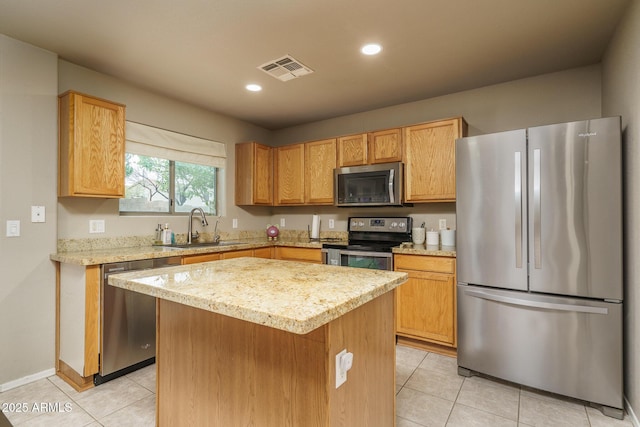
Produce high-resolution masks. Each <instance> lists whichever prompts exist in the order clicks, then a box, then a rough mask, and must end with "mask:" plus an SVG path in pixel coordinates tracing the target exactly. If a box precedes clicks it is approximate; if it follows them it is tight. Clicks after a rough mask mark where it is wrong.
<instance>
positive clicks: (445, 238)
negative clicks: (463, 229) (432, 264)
mask: <svg viewBox="0 0 640 427" xmlns="http://www.w3.org/2000/svg"><path fill="white" fill-rule="evenodd" d="M440 239H441V240H440V241H441V242H442V246H455V245H456V230H440Z"/></svg>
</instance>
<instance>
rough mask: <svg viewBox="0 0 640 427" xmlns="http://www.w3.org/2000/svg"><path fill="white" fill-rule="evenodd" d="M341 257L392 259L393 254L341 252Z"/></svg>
mask: <svg viewBox="0 0 640 427" xmlns="http://www.w3.org/2000/svg"><path fill="white" fill-rule="evenodd" d="M340 255H354V256H368V257H372V258H391V257H393V254H392V253H391V252H374V251H349V250H346V251H344V250H340Z"/></svg>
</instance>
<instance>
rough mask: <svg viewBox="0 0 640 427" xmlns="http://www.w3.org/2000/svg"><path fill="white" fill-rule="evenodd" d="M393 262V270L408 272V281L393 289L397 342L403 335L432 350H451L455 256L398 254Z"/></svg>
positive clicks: (447, 352) (453, 318)
mask: <svg viewBox="0 0 640 427" xmlns="http://www.w3.org/2000/svg"><path fill="white" fill-rule="evenodd" d="M394 264H395V270H396V271H402V272H406V273H408V274H409V280H408V281H407V282H406V283H404V284H403V285H401V286H400V287H398V288H397V289H396V290H395V296H396V335H397V336H398V340H399V342H401V341H402V340H403V339H404V338H406V339H407V341H409V342H411V343H413V344H421V343H424V344H425V347H427V348H432V349H434V351H438V349H440V350H441V351H440V352H441V353H445V354H452V353H454V352H455V347H456V345H457V343H456V283H455V258H448V257H438V256H422V255H404V254H397V255H395V256H394ZM431 345H433V347H432V346H431Z"/></svg>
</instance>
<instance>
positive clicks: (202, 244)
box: [162, 241, 242, 249]
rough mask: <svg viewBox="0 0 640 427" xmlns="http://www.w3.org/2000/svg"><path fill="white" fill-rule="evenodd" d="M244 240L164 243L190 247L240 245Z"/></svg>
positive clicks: (182, 247)
mask: <svg viewBox="0 0 640 427" xmlns="http://www.w3.org/2000/svg"><path fill="white" fill-rule="evenodd" d="M240 244H242V242H231V241H224V242H196V243H173V244H171V245H162V246H165V247H168V248H180V249H188V248H206V247H208V246H231V245H240Z"/></svg>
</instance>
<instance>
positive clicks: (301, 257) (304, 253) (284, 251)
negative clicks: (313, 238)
mask: <svg viewBox="0 0 640 427" xmlns="http://www.w3.org/2000/svg"><path fill="white" fill-rule="evenodd" d="M275 258H276V259H284V260H288V261H302V262H312V263H315V264H322V251H321V250H320V249H314V248H294V247H289V246H276V253H275Z"/></svg>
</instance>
